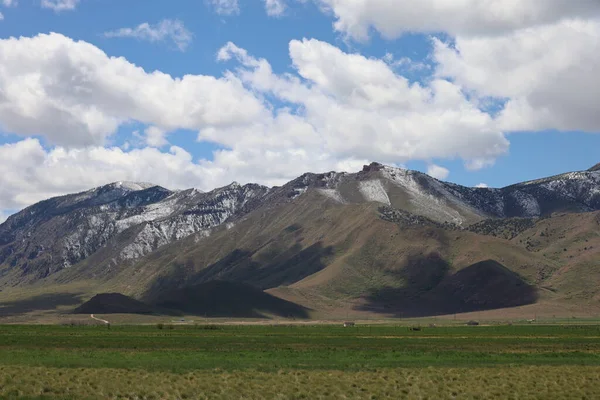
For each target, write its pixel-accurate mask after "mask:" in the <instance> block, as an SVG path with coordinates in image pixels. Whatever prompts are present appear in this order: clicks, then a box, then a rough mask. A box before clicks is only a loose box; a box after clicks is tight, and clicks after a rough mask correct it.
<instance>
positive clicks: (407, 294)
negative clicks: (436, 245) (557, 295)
mask: <svg viewBox="0 0 600 400" xmlns="http://www.w3.org/2000/svg"><path fill="white" fill-rule="evenodd" d="M448 267H449V266H448V265H447V264H446V263H445V262H444V261H443V260H441V259H439V258H438V257H429V258H427V259H423V260H415V261H413V262H412V263H411V266H409V267H407V268H405V269H404V270H402V271H401V272H400V274H401V275H402V278H403V280H404V281H405V282H406V286H405V287H402V288H382V289H380V290H378V291H375V292H374V293H372V295H371V296H370V297H369V299H368V300H369V303H367V304H366V305H365V306H364V308H365V309H374V310H376V309H382V310H387V311H388V312H392V313H397V314H398V316H405V317H423V316H431V315H444V314H455V313H462V312H470V311H483V310H493V309H499V308H509V307H518V306H522V305H527V304H533V303H535V302H536V301H537V300H538V292H537V288H536V287H534V286H532V285H530V284H528V283H527V282H525V281H524V280H523V279H522V278H521V277H520V276H519V275H517V274H516V273H514V272H513V271H511V270H509V269H508V268H506V267H504V266H503V265H502V264H500V263H498V262H496V261H494V260H486V261H481V262H478V263H475V264H473V265H471V266H468V267H466V268H464V269H461V270H460V271H457V272H455V273H451V272H450V270H449V268H448Z"/></svg>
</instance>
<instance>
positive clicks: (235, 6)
mask: <svg viewBox="0 0 600 400" xmlns="http://www.w3.org/2000/svg"><path fill="white" fill-rule="evenodd" d="M208 2H209V4H210V5H211V6H212V7H213V9H214V10H215V12H216V13H217V14H219V15H235V14H239V13H240V4H239V2H238V0H208Z"/></svg>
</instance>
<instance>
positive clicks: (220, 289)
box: [153, 281, 309, 318]
mask: <svg viewBox="0 0 600 400" xmlns="http://www.w3.org/2000/svg"><path fill="white" fill-rule="evenodd" d="M153 303H154V304H156V305H157V306H158V307H160V308H168V309H172V310H177V311H181V312H184V313H186V314H192V315H199V316H206V317H236V318H264V317H265V316H269V315H277V316H280V317H286V318H308V311H309V310H308V309H307V308H304V307H302V306H299V305H298V304H295V303H292V302H289V301H287V300H283V299H280V298H278V297H275V296H272V295H270V294H268V293H265V292H263V291H262V290H260V289H257V288H255V287H253V286H250V285H246V284H243V283H238V282H227V281H211V282H206V283H202V284H199V285H193V286H186V287H183V288H180V289H174V290H171V291H168V292H165V293H163V294H161V295H160V296H159V297H158V298H157V299H156V300H155V301H154V302H153Z"/></svg>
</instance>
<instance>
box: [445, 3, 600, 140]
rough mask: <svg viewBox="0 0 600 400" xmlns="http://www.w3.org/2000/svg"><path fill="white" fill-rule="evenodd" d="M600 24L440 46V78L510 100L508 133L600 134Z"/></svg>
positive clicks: (505, 116)
mask: <svg viewBox="0 0 600 400" xmlns="http://www.w3.org/2000/svg"><path fill="white" fill-rule="evenodd" d="M598 4H600V2H598ZM598 48H600V22H599V21H598V20H588V21H584V20H567V21H562V22H560V23H557V24H552V25H545V26H538V27H532V28H527V29H522V30H518V31H516V32H513V33H511V34H509V35H504V36H498V37H474V38H469V37H457V38H456V39H455V44H454V45H453V46H451V45H449V44H448V43H443V42H441V41H439V40H435V50H434V57H435V59H436V61H437V62H438V63H439V66H438V71H437V75H438V76H440V77H449V78H452V79H453V80H454V81H455V82H457V84H459V85H461V86H463V87H465V88H467V89H468V90H471V91H473V92H475V93H476V94H477V95H479V96H491V97H496V98H502V99H506V100H507V104H506V106H505V108H504V110H503V111H502V112H501V115H500V117H499V123H500V124H501V127H502V128H503V129H505V130H543V129H558V130H566V131H569V130H581V131H588V132H600V113H598V105H597V99H598V98H599V97H600V79H598V71H599V70H600V53H599V52H597V51H594V50H593V49H598Z"/></svg>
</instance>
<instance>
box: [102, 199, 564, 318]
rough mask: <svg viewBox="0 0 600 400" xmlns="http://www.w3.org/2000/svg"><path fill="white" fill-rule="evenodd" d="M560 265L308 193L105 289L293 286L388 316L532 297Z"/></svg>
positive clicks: (159, 255) (173, 250)
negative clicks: (491, 282) (490, 283)
mask: <svg viewBox="0 0 600 400" xmlns="http://www.w3.org/2000/svg"><path fill="white" fill-rule="evenodd" d="M266 215H268V216H269V218H266ZM490 260H494V261H490ZM478 263H482V264H481V265H477V264H478ZM490 266H491V267H490ZM558 268H559V266H558V265H556V264H554V263H552V262H548V261H547V260H545V259H544V258H543V257H541V256H538V255H536V254H531V253H530V252H528V251H527V250H526V249H524V248H522V247H521V246H519V245H517V244H512V243H511V242H508V241H506V240H502V239H498V238H495V237H490V236H481V235H477V234H474V233H471V232H467V231H463V230H460V229H458V230H448V229H444V228H443V227H439V226H437V225H436V224H435V222H431V223H418V224H413V223H411V222H389V221H385V220H384V219H382V218H381V215H379V213H378V206H377V205H376V204H346V205H340V204H339V203H338V202H336V201H335V200H333V199H330V198H326V197H323V196H321V195H320V194H319V193H318V192H317V191H308V192H307V193H306V194H305V195H304V196H301V197H299V198H297V199H295V200H294V202H292V203H289V204H285V205H282V206H280V207H277V208H276V209H257V210H256V211H255V212H253V213H251V214H248V215H247V216H246V217H245V218H244V219H243V220H240V221H239V223H238V224H236V226H234V227H232V228H230V229H222V230H220V231H217V232H214V233H213V235H211V236H210V237H204V238H194V237H190V238H187V239H185V240H183V241H179V242H177V243H173V244H171V245H167V246H165V247H163V248H161V249H159V250H158V251H156V252H154V253H152V254H150V255H149V256H147V257H145V258H144V259H143V260H141V261H140V262H139V263H138V264H136V265H135V266H134V267H132V268H129V269H127V270H125V271H123V273H121V274H120V275H119V276H118V277H117V278H115V279H114V280H113V281H112V282H109V283H107V286H106V288H107V290H113V291H120V292H123V293H127V294H130V295H133V296H135V297H138V298H141V299H144V300H145V301H147V302H154V301H156V299H157V298H158V297H160V296H161V294H162V293H165V292H166V291H168V290H172V288H177V287H186V286H190V285H192V286H193V285H199V284H208V283H210V282H213V281H216V280H226V281H230V282H240V283H245V284H250V285H253V286H255V287H257V288H261V289H264V290H267V291H268V292H269V293H272V294H275V295H282V294H284V292H286V291H287V292H288V293H290V292H293V293H294V296H295V297H294V300H295V302H298V303H300V304H302V305H304V306H306V307H309V308H314V309H319V305H318V304H317V303H318V301H317V303H315V302H314V300H315V299H323V300H324V301H327V302H329V303H331V304H337V305H341V304H353V307H354V308H355V309H356V310H367V311H370V312H381V313H382V314H386V315H400V313H403V314H404V315H430V314H440V313H445V312H457V311H460V310H462V311H467V310H473V309H488V308H497V307H502V306H514V305H521V304H529V303H531V302H534V301H536V299H537V296H538V294H537V290H538V289H537V286H538V285H540V284H542V283H543V282H544V280H545V279H547V277H548V276H551V274H552V273H553V271H555V270H557V269H558ZM481 270H483V271H484V272H483V274H486V273H488V272H485V271H491V273H493V274H496V276H497V278H495V279H496V282H498V283H497V285H496V286H495V289H494V290H491V289H490V288H489V287H487V286H485V285H479V286H480V288H479V289H478V287H479V286H477V285H476V284H475V283H474V282H478V279H480V276H481V274H482V272H480V271H481ZM461 271H465V272H462V273H461ZM519 285H520V287H522V291H514V290H515V289H514V287H515V286H519ZM461 287H466V288H467V289H464V290H463V291H462V292H461V291H460V290H459V289H460V288H461ZM457 290H458V291H459V292H460V293H462V294H461V295H458V296H457V295H456V291H457ZM511 291H513V292H514V293H515V296H512V297H510V298H508V299H507V298H506V296H505V294H506V293H513V292H511ZM461 296H462V297H461ZM486 296H487V297H486ZM301 297H304V298H310V300H309V302H304V303H303V301H302V300H299V299H300V298H301ZM450 300H452V301H450Z"/></svg>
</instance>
